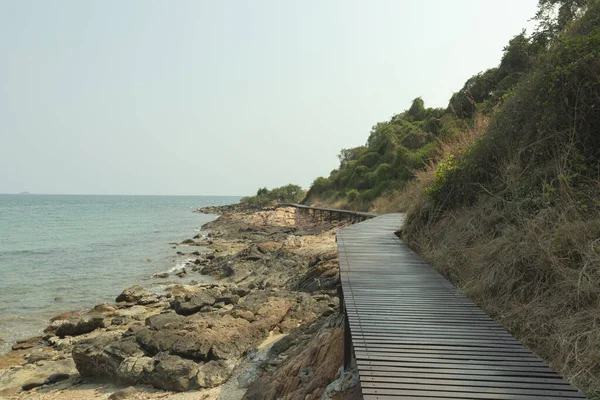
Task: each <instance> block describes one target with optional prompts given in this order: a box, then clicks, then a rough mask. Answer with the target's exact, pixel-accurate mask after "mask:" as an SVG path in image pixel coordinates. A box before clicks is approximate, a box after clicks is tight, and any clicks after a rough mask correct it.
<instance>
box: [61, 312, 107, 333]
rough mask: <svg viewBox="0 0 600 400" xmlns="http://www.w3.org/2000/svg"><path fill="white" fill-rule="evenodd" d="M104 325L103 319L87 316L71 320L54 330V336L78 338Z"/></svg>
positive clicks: (94, 315)
mask: <svg viewBox="0 0 600 400" xmlns="http://www.w3.org/2000/svg"><path fill="white" fill-rule="evenodd" d="M103 325H104V317H103V316H102V315H99V314H88V315H84V316H82V317H81V318H77V317H74V318H71V319H69V320H68V321H67V322H65V323H63V324H61V325H59V326H58V327H57V328H56V336H58V337H61V338H63V337H65V336H78V335H83V334H84V333H89V332H92V331H93V330H95V329H98V328H101V327H102V326H103Z"/></svg>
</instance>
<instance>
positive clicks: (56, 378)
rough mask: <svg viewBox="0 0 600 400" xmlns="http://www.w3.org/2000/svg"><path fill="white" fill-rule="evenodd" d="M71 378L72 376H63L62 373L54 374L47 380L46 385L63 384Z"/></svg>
mask: <svg viewBox="0 0 600 400" xmlns="http://www.w3.org/2000/svg"><path fill="white" fill-rule="evenodd" d="M70 377H71V375H69V374H62V373H58V374H52V375H50V376H49V377H47V378H46V382H45V383H44V384H45V385H51V384H53V383H57V382H61V381H64V380H66V379H69V378H70Z"/></svg>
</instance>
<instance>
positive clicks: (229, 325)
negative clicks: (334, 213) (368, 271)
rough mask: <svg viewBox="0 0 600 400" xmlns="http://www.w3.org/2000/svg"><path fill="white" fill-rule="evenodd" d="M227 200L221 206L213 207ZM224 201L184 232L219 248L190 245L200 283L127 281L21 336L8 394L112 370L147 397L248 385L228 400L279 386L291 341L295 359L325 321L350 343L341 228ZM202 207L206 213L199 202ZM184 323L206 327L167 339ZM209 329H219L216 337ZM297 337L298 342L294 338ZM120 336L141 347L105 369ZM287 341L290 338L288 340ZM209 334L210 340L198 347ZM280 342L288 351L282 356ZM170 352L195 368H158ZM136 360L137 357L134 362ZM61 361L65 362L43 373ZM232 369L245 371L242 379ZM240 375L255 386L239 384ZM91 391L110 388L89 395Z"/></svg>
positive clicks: (190, 273) (4, 373) (68, 389)
mask: <svg viewBox="0 0 600 400" xmlns="http://www.w3.org/2000/svg"><path fill="white" fill-rule="evenodd" d="M215 210H216V209H215V208H214V207H209V208H206V209H205V210H204V211H206V212H211V213H214V212H215ZM221 210H223V211H225V212H226V213H225V214H224V215H221V216H216V217H215V218H214V219H212V220H211V221H210V222H208V223H206V224H205V225H203V226H202V231H204V232H206V235H205V236H202V235H201V234H198V235H196V236H195V237H194V239H187V240H185V241H184V242H182V244H188V245H192V246H194V247H200V246H206V248H207V249H208V250H207V251H199V250H198V251H190V252H189V253H187V254H185V253H184V252H183V251H181V252H179V251H178V255H179V256H182V255H193V257H190V259H191V260H193V261H191V262H188V263H186V266H185V267H184V268H185V269H186V272H185V273H184V276H185V279H189V281H188V282H186V283H181V282H177V281H174V282H165V283H164V285H165V286H166V287H165V289H164V291H162V293H161V290H157V291H156V293H152V292H151V291H150V290H147V288H144V287H141V286H133V287H131V288H128V289H125V290H124V291H123V293H122V294H121V295H119V296H118V297H117V299H116V300H117V301H116V302H115V303H110V304H109V303H103V304H99V305H97V306H95V307H94V308H92V310H90V311H88V312H87V313H86V312H80V311H79V312H66V313H63V314H64V315H60V316H57V317H58V318H57V317H55V318H53V320H54V321H52V322H51V325H50V326H49V327H48V328H47V329H46V330H45V336H44V337H43V339H42V338H31V339H28V340H24V341H21V343H20V346H17V347H21V348H20V349H18V350H13V351H10V352H9V353H8V354H5V355H2V356H0V397H2V396H11V397H8V398H15V399H16V398H19V399H20V398H36V399H38V398H39V399H42V398H44V399H45V398H51V397H47V396H46V393H47V394H48V395H50V394H51V393H55V392H56V391H60V392H61V393H62V394H64V395H66V394H73V393H72V392H74V391H73V390H72V388H75V387H78V390H80V389H81V387H82V385H83V386H85V385H92V387H94V383H92V382H91V381H94V380H97V379H100V381H101V382H102V381H103V385H104V386H103V387H106V382H107V381H113V382H115V381H118V382H119V383H120V385H113V387H112V389H111V390H113V392H117V391H118V390H119V389H122V388H123V387H124V386H128V385H134V386H135V387H136V389H135V391H136V392H137V391H142V392H143V393H144V397H145V398H153V396H154V395H155V394H156V396H164V393H165V392H164V391H165V390H166V391H167V393H169V396H175V397H174V398H177V397H176V396H179V397H181V396H184V395H185V394H186V393H190V394H192V393H195V394H196V395H197V394H198V390H200V391H201V392H202V394H203V395H206V396H209V397H206V398H207V399H209V398H215V399H216V398H217V397H214V396H213V395H214V393H213V394H211V393H212V392H211V391H213V392H214V391H215V390H217V391H218V392H219V393H221V394H222V392H223V391H224V390H225V391H226V390H233V391H232V393H237V395H233V394H231V396H230V397H227V398H228V399H238V398H239V399H241V398H242V397H243V396H246V397H245V398H256V399H258V398H263V397H261V396H262V395H257V394H256V391H257V390H259V391H262V390H264V389H265V388H268V387H269V384H268V382H261V383H260V384H258V386H253V385H255V384H256V382H258V381H260V380H261V378H263V377H265V376H268V375H270V374H277V373H281V372H280V370H281V368H274V367H275V366H278V367H284V364H285V362H286V361H287V360H288V359H289V354H287V355H286V357H282V356H283V355H284V354H285V352H286V351H287V352H290V353H294V352H297V353H298V354H295V357H300V356H301V353H302V351H301V350H304V347H303V346H306V345H307V344H308V342H309V339H311V338H312V337H311V336H309V335H308V334H307V332H311V333H312V334H313V335H314V334H316V333H317V331H319V330H322V332H320V334H321V335H329V336H331V337H332V338H333V337H336V338H337V341H338V342H339V337H337V336H339V335H341V326H339V325H340V323H339V321H337V322H336V317H337V319H338V320H339V316H338V315H337V308H338V306H339V300H338V299H337V290H336V285H337V281H338V278H337V277H336V276H335V275H336V273H337V259H336V258H337V250H336V248H335V242H334V236H332V235H333V234H334V232H335V226H332V225H330V224H326V223H319V224H316V223H313V222H311V221H308V220H305V218H304V219H303V217H302V216H300V215H299V213H296V212H295V210H293V209H287V208H282V209H278V210H270V211H256V210H241V209H240V207H237V206H224V207H222V208H221ZM199 211H200V212H202V211H201V210H195V212H199ZM192 246H189V247H192ZM177 250H179V246H178V248H177ZM190 250H192V249H190ZM203 275H206V276H211V277H213V279H214V280H213V282H211V283H209V282H204V283H201V282H197V281H196V282H194V278H198V277H201V276H203ZM171 277H173V275H171V276H170V277H169V278H171ZM176 279H178V278H176ZM148 280H149V281H154V280H155V279H154V278H150V279H148ZM169 280H171V279H169ZM144 286H147V287H156V286H158V284H157V283H155V282H153V283H151V284H150V285H144ZM190 324H192V325H194V327H193V329H192V328H190ZM173 326H176V327H177V329H178V330H177V331H174V330H171V328H172V327H173ZM207 326H208V327H209V328H206V327H207ZM207 329H208V331H207ZM182 330H183V331H182ZM176 332H184V337H188V336H193V337H194V340H193V341H192V342H190V343H189V344H190V348H187V349H183V350H182V349H181V348H175V347H169V346H168V344H165V343H162V344H158V345H157V344H156V343H157V342H156V341H157V340H158V341H159V342H160V340H162V339H161V337H162V336H167V337H168V336H169V335H171V337H173V338H176V337H179V338H180V339H181V336H177V335H180V333H176ZM208 333H210V334H211V335H212V336H211V337H210V338H207V337H206V336H207V335H208ZM173 335H174V336H173ZM336 335H337V336H336ZM290 336H292V337H293V340H290V339H288V338H289V337H290ZM300 337H302V340H300V339H299V338H300ZM115 341H116V342H117V343H123V346H126V347H127V346H129V347H131V346H133V347H132V348H131V349H129V350H127V351H130V353H128V354H127V355H128V356H127V357H123V358H122V359H121V361H120V362H119V365H117V366H116V367H115V368H114V369H113V370H111V371H109V373H105V372H106V371H103V370H102V369H101V368H97V367H98V365H97V359H95V358H94V357H96V358H98V357H104V356H105V353H106V349H107V346H109V343H113V342H115ZM332 341H333V342H335V340H333V339H332ZM167 342H168V340H167ZM282 342H286V344H285V346H284V345H282V344H281V343H282ZM287 342H290V343H287ZM198 343H206V345H208V346H209V347H208V348H204V349H203V348H198V345H197V344H198ZM329 344H330V345H332V346H334V347H335V346H337V345H339V343H337V345H334V344H333V343H329ZM321 345H323V343H314V344H313V346H321ZM153 346H154V348H153ZM156 346H158V347H156ZM215 346H216V347H215ZM286 346H287V347H286ZM180 347H181V346H180ZM200 347H202V346H200ZM279 347H284V348H282V349H279ZM338 347H340V348H339V349H337V350H336V351H331V352H330V353H331V355H332V358H333V359H334V360H335V362H333V363H332V362H328V363H325V364H326V368H328V371H326V372H321V373H320V374H319V376H320V377H321V378H319V379H322V377H324V376H325V377H326V379H327V380H328V382H327V384H325V382H321V383H320V386H323V387H321V388H320V389H321V392H322V391H323V390H325V388H326V386H327V385H328V384H329V383H331V382H332V381H334V380H335V379H337V378H338V377H339V365H341V359H340V357H341V355H340V354H338V353H339V352H340V351H341V346H338ZM217 348H218V349H219V350H218V351H217ZM273 348H277V349H278V352H281V353H277V354H272V353H273ZM132 349H133V350H132ZM120 351H123V349H121V350H120ZM91 353H94V356H93V357H91V356H90V354H91ZM96 353H98V354H96ZM109 353H110V351H109ZM158 359H160V360H161V361H162V365H167V364H169V363H171V364H173V368H175V370H177V371H180V370H181V368H183V369H184V370H187V371H188V375H189V374H191V375H190V376H188V377H187V378H186V377H181V376H179V377H177V379H174V380H173V379H171V378H169V376H172V373H173V371H171V373H167V372H168V371H157V370H156V368H154V366H150V364H152V363H155V362H156V361H155V360H158ZM127 362H131V363H133V364H132V365H131V366H130V367H127V366H126V365H125V364H127ZM139 363H145V364H144V365H146V367H144V368H141V370H136V368H135V367H134V366H135V365H138V364H139ZM148 363H150V364H148ZM152 365H154V364H152ZM242 366H245V367H244V368H242ZM117 367H118V368H117ZM315 367H319V366H315ZM128 368H129V369H128ZM132 368H133V369H132ZM311 368H312V367H311ZM50 370H52V371H58V372H54V373H53V374H50V375H49V376H47V377H46V378H43V377H42V375H44V374H48V373H49V372H50ZM57 373H58V374H63V375H61V376H59V378H62V379H61V380H60V381H57V382H52V379H50V378H52V375H56V374H57ZM288 373H289V371H288ZM183 375H185V374H183ZM192 375H193V376H192ZM232 376H234V377H237V378H236V379H233V378H232V379H230V378H231V377H232ZM240 377H241V378H240ZM25 378H31V379H29V380H32V379H33V380H34V382H29V384H28V385H26V387H27V388H29V387H30V386H31V387H32V388H31V389H30V390H29V391H22V392H19V389H20V387H22V386H23V384H27V382H26V380H27V379H25ZM35 379H37V381H35ZM42 379H43V380H42ZM48 379H50V381H48ZM53 379H56V377H55V378H53ZM240 379H241V380H242V381H243V384H239V381H240ZM315 379H316V378H315ZM233 381H237V382H238V383H235V382H233ZM305 381H306V380H302V381H301V382H297V386H298V387H297V388H295V389H294V390H301V389H299V388H302V387H303V386H305V385H304V383H305ZM308 381H309V382H310V379H309V380H308ZM44 382H45V383H44ZM232 382H233V383H232ZM10 385H12V386H10ZM19 385H20V386H19ZM96 385H98V383H96ZM236 385H237V387H236V388H233V386H236ZM265 385H266V386H265ZM227 387H229V389H227ZM232 388H233V389H232ZM234 389H235V390H234ZM313 389H319V388H313ZM90 390H91V387H90ZM190 390H191V391H192V392H189V391H190ZM272 390H275V391H276V389H275V388H272ZM277 390H279V389H277ZM313 391H314V390H313ZM180 392H181V393H180ZM242 392H243V393H242ZM161 393H163V394H162V395H161ZM177 393H180V394H177ZM80 394H81V393H80ZM210 396H213V397H210ZM215 396H216V395H215ZM61 398H62V397H61ZM64 398H68V397H64ZM79 398H106V396H104V397H102V396H96V395H91V394H90V393H87V394H86V395H85V396H83V397H79ZM157 398H158V397H157ZM181 398H186V397H181ZM190 398H191V397H190Z"/></svg>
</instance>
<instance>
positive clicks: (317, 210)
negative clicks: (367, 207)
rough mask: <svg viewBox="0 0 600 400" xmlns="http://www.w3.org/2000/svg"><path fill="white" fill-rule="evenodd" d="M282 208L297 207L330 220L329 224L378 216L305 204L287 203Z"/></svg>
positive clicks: (316, 216)
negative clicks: (336, 221)
mask: <svg viewBox="0 0 600 400" xmlns="http://www.w3.org/2000/svg"><path fill="white" fill-rule="evenodd" d="M279 206H280V207H295V208H297V209H298V210H300V211H302V212H306V213H310V214H312V215H313V216H314V217H315V218H320V219H327V217H328V219H329V222H333V220H334V219H337V220H338V221H342V220H343V219H347V220H349V221H351V222H361V221H365V220H367V219H371V218H375V217H376V216H377V214H371V213H365V212H359V211H350V210H336V209H335V208H324V207H312V206H305V205H304V204H296V203H285V204H280V205H279Z"/></svg>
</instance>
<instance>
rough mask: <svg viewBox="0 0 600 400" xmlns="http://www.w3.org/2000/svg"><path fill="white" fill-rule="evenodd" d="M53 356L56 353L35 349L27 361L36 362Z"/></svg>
mask: <svg viewBox="0 0 600 400" xmlns="http://www.w3.org/2000/svg"><path fill="white" fill-rule="evenodd" d="M53 356H54V354H53V353H52V352H49V351H35V352H33V353H31V354H30V355H29V356H28V357H27V362H28V363H29V364H34V363H36V362H38V361H47V360H50V359H52V357H53Z"/></svg>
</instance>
